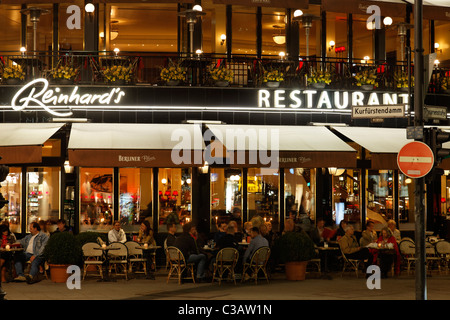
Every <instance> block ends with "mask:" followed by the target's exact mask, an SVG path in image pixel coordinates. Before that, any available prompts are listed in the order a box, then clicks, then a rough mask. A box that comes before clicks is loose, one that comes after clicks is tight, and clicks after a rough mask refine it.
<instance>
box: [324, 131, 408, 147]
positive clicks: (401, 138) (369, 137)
mask: <svg viewBox="0 0 450 320" xmlns="http://www.w3.org/2000/svg"><path fill="white" fill-rule="evenodd" d="M332 128H333V129H334V130H336V131H338V132H339V133H341V134H343V135H344V136H346V137H347V138H349V139H350V140H353V141H354V142H356V143H357V144H359V145H360V146H362V147H363V148H365V149H367V150H369V151H370V152H372V153H398V152H399V151H400V149H401V148H402V147H403V146H404V145H405V144H407V143H409V142H411V141H413V140H409V139H406V129H404V128H403V129H400V128H370V127H332Z"/></svg>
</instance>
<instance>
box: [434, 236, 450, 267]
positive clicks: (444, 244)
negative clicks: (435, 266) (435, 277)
mask: <svg viewBox="0 0 450 320" xmlns="http://www.w3.org/2000/svg"><path fill="white" fill-rule="evenodd" d="M436 252H437V254H438V255H439V257H440V258H441V263H443V264H444V266H445V269H446V273H447V274H448V269H449V262H450V242H448V241H439V242H437V243H436Z"/></svg>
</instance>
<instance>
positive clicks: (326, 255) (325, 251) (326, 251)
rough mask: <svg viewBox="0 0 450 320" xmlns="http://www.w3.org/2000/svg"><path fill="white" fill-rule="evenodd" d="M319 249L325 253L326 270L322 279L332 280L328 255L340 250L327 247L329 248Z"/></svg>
mask: <svg viewBox="0 0 450 320" xmlns="http://www.w3.org/2000/svg"><path fill="white" fill-rule="evenodd" d="M317 249H318V250H319V251H321V252H322V253H323V259H324V261H323V264H324V269H325V270H323V273H322V277H323V278H325V279H329V280H331V279H332V278H331V276H330V274H329V273H330V270H329V269H328V254H329V253H330V252H332V251H336V250H339V248H338V247H329V246H327V247H317Z"/></svg>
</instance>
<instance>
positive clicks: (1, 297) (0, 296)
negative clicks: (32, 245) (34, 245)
mask: <svg viewBox="0 0 450 320" xmlns="http://www.w3.org/2000/svg"><path fill="white" fill-rule="evenodd" d="M18 251H23V248H9V249H6V248H0V252H1V253H3V252H11V253H13V254H15V253H16V252H18ZM12 261H13V258H11V264H12ZM4 267H5V264H3V266H2V267H1V268H0V300H4V299H5V295H6V292H5V291H3V288H2V279H1V274H2V270H3V268H4Z"/></svg>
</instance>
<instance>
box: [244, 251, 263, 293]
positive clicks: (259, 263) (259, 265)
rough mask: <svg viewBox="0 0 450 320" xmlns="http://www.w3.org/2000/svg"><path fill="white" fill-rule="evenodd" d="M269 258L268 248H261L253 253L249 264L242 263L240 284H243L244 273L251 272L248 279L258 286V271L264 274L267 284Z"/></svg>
mask: <svg viewBox="0 0 450 320" xmlns="http://www.w3.org/2000/svg"><path fill="white" fill-rule="evenodd" d="M269 257H270V248H269V247H261V248H259V249H258V250H256V251H255V253H254V254H253V256H252V258H251V259H250V262H246V263H244V269H243V271H242V279H241V282H244V281H245V280H246V279H245V275H246V271H247V270H249V271H251V274H250V278H251V279H255V284H258V274H259V271H262V272H263V273H264V277H265V278H266V280H267V283H269V274H268V272H267V262H268V261H269Z"/></svg>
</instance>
